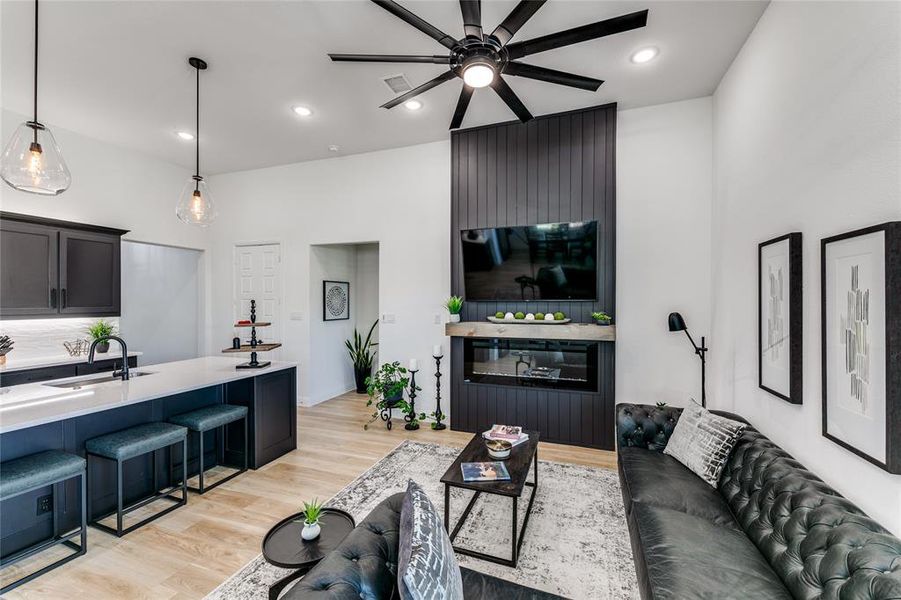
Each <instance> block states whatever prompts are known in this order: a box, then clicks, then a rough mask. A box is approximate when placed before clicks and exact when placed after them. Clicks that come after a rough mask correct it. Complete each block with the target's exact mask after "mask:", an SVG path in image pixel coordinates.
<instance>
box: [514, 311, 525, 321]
mask: <svg viewBox="0 0 901 600" xmlns="http://www.w3.org/2000/svg"><path fill="white" fill-rule="evenodd" d="M513 318H514V319H518V320H522V319H525V318H526V313H524V312H518V313H516V314H515V315H513Z"/></svg>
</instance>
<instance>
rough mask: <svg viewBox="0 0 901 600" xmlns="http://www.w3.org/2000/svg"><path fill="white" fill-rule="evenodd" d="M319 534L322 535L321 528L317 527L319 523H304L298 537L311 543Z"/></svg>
mask: <svg viewBox="0 0 901 600" xmlns="http://www.w3.org/2000/svg"><path fill="white" fill-rule="evenodd" d="M320 533H322V528H321V527H320V526H319V523H312V524H311V523H304V524H303V529H301V531H300V537H302V538H303V539H304V540H306V541H308V542H311V541H313V540H315V539H316V538H318V537H319V534H320Z"/></svg>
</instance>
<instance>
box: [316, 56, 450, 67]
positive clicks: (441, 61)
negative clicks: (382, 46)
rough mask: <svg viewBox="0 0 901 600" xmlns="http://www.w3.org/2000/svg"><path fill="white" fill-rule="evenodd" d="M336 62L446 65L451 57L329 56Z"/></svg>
mask: <svg viewBox="0 0 901 600" xmlns="http://www.w3.org/2000/svg"><path fill="white" fill-rule="evenodd" d="M328 56H329V58H331V59H332V60H333V61H335V62H378V63H432V64H436V65H446V64H449V63H450V56H438V55H433V56H414V55H409V54H329V55H328Z"/></svg>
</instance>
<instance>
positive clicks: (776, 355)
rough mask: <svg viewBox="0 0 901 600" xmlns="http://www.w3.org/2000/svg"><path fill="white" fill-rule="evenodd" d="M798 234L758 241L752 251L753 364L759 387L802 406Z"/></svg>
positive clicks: (800, 291) (802, 361)
mask: <svg viewBox="0 0 901 600" xmlns="http://www.w3.org/2000/svg"><path fill="white" fill-rule="evenodd" d="M801 254H802V246H801V234H800V233H798V232H794V233H789V234H786V235H783V236H780V237H777V238H774V239H772V240H769V241H766V242H762V243H761V244H760V245H759V246H758V249H757V290H758V297H757V319H758V328H757V361H758V362H757V364H758V367H759V369H758V372H759V380H758V385H759V386H760V388H761V389H764V390H766V391H768V392H769V393H771V394H773V395H774V396H777V397H779V398H782V399H783V400H787V401H788V402H791V403H792V404H801V403H802V402H803V381H804V380H803V374H802V371H803V364H804V339H803V333H804V332H803V307H804V303H803V293H804V291H803V276H802V268H803V261H802V259H801Z"/></svg>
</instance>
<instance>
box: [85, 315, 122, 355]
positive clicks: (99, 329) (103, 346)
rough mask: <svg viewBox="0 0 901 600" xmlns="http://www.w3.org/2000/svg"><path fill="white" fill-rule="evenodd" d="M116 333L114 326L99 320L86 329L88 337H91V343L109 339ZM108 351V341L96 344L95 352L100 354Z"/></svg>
mask: <svg viewBox="0 0 901 600" xmlns="http://www.w3.org/2000/svg"><path fill="white" fill-rule="evenodd" d="M114 333H116V326H115V325H113V324H112V323H110V322H109V321H106V320H104V319H100V320H99V321H97V322H96V323H94V324H93V325H91V326H90V327H88V335H90V336H91V341H93V340H99V339H102V338H105V337H109V336H111V335H113V334H114ZM108 350H109V341H105V342H100V343H99V344H97V352H100V353H101V354H102V353H104V352H107V351H108Z"/></svg>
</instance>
